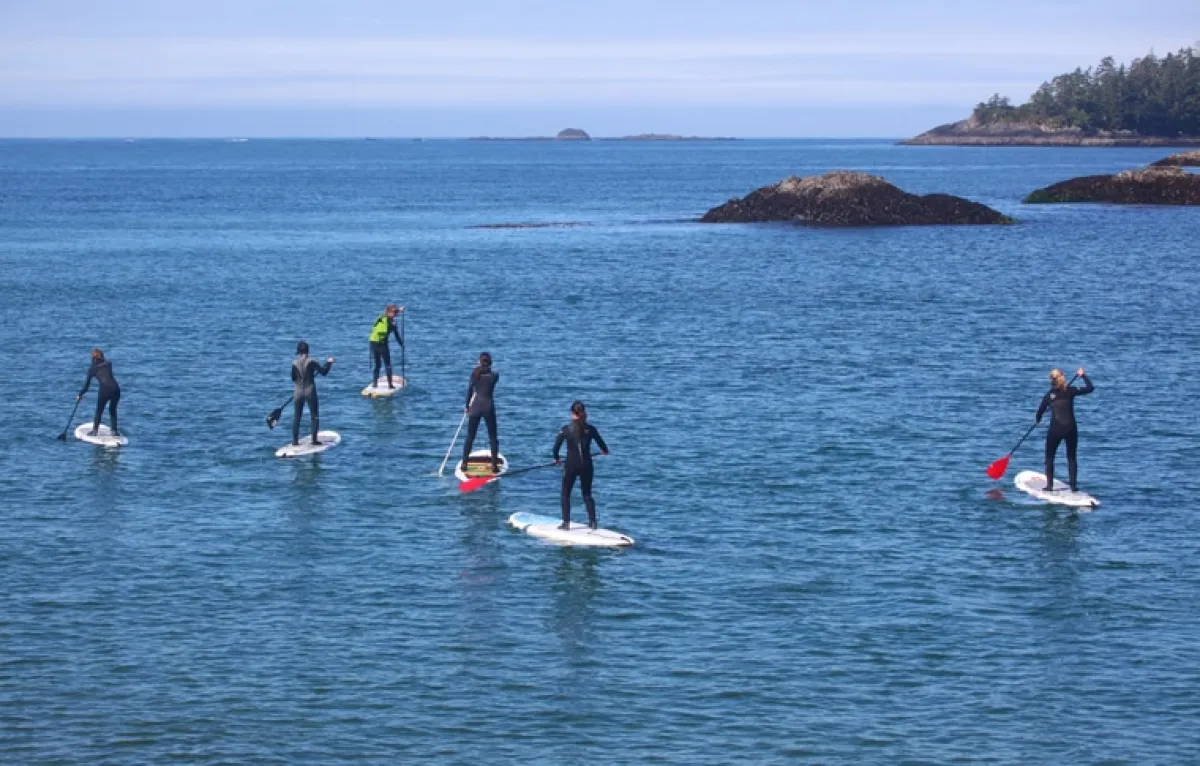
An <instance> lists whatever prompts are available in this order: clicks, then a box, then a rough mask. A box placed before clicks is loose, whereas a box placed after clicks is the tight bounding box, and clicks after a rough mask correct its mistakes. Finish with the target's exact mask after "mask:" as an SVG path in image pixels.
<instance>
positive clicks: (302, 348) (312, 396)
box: [292, 341, 333, 444]
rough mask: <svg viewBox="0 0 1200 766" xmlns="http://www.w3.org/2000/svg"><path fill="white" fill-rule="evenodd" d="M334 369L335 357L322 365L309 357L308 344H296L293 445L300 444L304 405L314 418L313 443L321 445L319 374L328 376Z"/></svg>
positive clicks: (293, 364) (293, 376) (293, 363)
mask: <svg viewBox="0 0 1200 766" xmlns="http://www.w3.org/2000/svg"><path fill="white" fill-rule="evenodd" d="M330 367H333V357H332V356H331V357H329V358H328V359H326V360H325V364H321V363H320V362H318V361H317V360H316V359H311V358H309V356H308V344H307V343H305V342H304V341H300V342H299V343H297V344H296V358H295V359H293V360H292V383H293V388H292V403H293V404H294V405H295V410H294V415H295V417H293V418H292V444H299V443H300V418H302V417H303V416H304V405H305V404H306V403H307V404H308V414H309V416H310V417H311V418H312V443H313V444H320V443H321V442H320V440H319V439H317V434H318V433H319V432H320V430H321V406H320V402H319V401H318V400H317V373H320V374H321V375H328V374H329V368H330Z"/></svg>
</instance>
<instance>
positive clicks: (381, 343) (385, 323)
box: [368, 303, 404, 388]
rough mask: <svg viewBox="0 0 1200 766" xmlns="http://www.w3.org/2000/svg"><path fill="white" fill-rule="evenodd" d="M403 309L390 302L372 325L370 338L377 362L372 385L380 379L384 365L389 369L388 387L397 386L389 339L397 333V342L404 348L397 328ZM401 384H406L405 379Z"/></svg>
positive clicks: (372, 357) (373, 356)
mask: <svg viewBox="0 0 1200 766" xmlns="http://www.w3.org/2000/svg"><path fill="white" fill-rule="evenodd" d="M403 311H404V307H403V306H397V305H396V304H394V303H389V304H388V305H387V306H386V307H385V308H384V309H383V313H382V314H380V315H379V318H378V319H376V320H375V324H374V325H372V327H371V335H370V337H369V338H368V340H369V342H370V344H371V360H372V361H373V362H374V364H375V374H374V375H372V376H371V385H372V386H374V385H375V384H376V383H377V382H378V381H379V367H380V366H381V365H382V366H383V368H384V369H385V370H386V371H387V382H388V388H395V386H394V385H393V384H392V352H391V349H390V347H389V346H388V341H389V340H390V338H389V336H391V335H395V336H396V342H397V343H399V344H400V349H401V350H404V338H403V337H401V335H400V331H399V330H398V329H396V315H397V314H399V313H401V312H403ZM400 385H404V383H403V381H401V384H400Z"/></svg>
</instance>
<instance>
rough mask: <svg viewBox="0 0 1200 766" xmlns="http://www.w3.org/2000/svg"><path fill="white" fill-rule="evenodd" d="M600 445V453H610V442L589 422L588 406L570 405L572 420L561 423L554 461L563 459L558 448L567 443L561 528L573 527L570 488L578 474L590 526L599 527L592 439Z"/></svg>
mask: <svg viewBox="0 0 1200 766" xmlns="http://www.w3.org/2000/svg"><path fill="white" fill-rule="evenodd" d="M593 441H594V442H596V444H597V446H599V447H600V454H601V455H607V454H608V445H607V444H605V443H604V439H603V438H602V437H601V436H600V432H599V431H597V430H596V427H595V426H593V425H589V424H588V422H587V408H586V407H584V406H583V402H575V403H573V404H572V405H571V422H570V423H568V424H567V425H565V426H563V427H562V430H561V431H559V432H558V438H556V439H555V440H554V464H555V465H558V464H559V463H561V462H562V459H561V458H560V457H559V456H558V451H559V449H560V448H561V447H562V445H563V442H566V444H567V465H566V468H564V469H563V477H562V498H561V501H562V524H561V525H559V527H558V528H559V529H570V528H571V491H572V490H573V489H574V488H575V478H576V477H578V478H579V489H580V490H581V491H582V492H583V502H584V504H585V505H586V506H587V514H588V526H589V527H591V528H592V529H595V528H596V501H595V500H593V499H592V473H593V467H592V442H593Z"/></svg>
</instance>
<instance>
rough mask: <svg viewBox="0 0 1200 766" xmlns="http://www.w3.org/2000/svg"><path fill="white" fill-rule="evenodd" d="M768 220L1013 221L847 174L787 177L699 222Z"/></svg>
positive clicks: (965, 203)
mask: <svg viewBox="0 0 1200 766" xmlns="http://www.w3.org/2000/svg"><path fill="white" fill-rule="evenodd" d="M772 221H782V222H789V223H797V224H805V225H810V226H932V225H961V224H976V225H977V224H1006V223H1014V221H1013V219H1011V218H1009V217H1008V216H1006V215H1003V214H1002V213H999V212H997V211H995V210H993V209H991V208H990V207H988V206H987V205H981V204H980V203H978V202H972V201H971V200H967V199H963V198H962V197H955V196H952V195H949V194H926V195H924V196H918V195H915V194H909V193H908V192H905V191H903V190H901V189H899V188H897V187H895V186H893V185H892V184H890V183H888V182H887V181H886V180H884V179H883V178H881V177H879V176H873V175H869V174H867V173H858V172H854V171H846V170H835V171H832V172H829V173H826V174H825V175H821V176H808V177H805V178H798V177H796V176H790V177H788V178H785V179H784V180H783V181H780V182H779V183H777V184H773V185H771V186H764V187H762V188H760V189H756V190H754V191H753V192H751V193H750V194H747V195H746V196H745V197H741V198H735V199H731V200H729V201H728V202H726V203H725V204H723V205H719V206H717V207H715V208H713V209H711V210H709V211H708V212H707V213H705V214H704V215H703V216H701V218H700V223H766V222H772Z"/></svg>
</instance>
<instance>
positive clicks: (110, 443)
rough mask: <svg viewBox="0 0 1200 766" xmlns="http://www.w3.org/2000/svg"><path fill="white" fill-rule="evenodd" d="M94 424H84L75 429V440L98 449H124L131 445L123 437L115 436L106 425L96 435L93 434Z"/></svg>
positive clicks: (98, 429)
mask: <svg viewBox="0 0 1200 766" xmlns="http://www.w3.org/2000/svg"><path fill="white" fill-rule="evenodd" d="M91 430H92V424H91V423H84V424H83V425H81V426H79V428H76V429H75V438H76V439H78V440H79V441H81V442H87V443H88V444H95V445H96V446H98V447H124V446H125V445H126V444H128V443H129V440H128V439H126V438H125V437H124V436H123V435H118V434H114V433H113V432H112V430H111V429H109V427H108V426H106V425H101V426H100V427H99V428H97V429H96V435H95V436H92V434H91Z"/></svg>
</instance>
